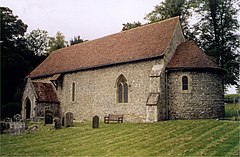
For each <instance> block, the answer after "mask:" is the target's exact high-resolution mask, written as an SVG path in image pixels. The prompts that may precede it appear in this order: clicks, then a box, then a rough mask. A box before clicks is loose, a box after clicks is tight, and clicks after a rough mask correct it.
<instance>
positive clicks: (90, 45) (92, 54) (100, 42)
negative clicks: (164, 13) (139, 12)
mask: <svg viewBox="0 0 240 157" xmlns="http://www.w3.org/2000/svg"><path fill="white" fill-rule="evenodd" d="M177 24H178V25H179V17H173V18H170V19H166V20H163V21H159V22H156V23H152V24H148V25H144V26H142V27H138V28H135V29H132V30H131V29H130V30H126V31H122V32H118V33H115V34H110V35H107V36H104V37H101V38H97V39H94V40H90V41H86V42H83V43H80V44H75V45H72V46H68V47H65V48H62V49H59V50H56V51H53V52H52V53H51V54H50V55H49V56H48V57H47V58H46V59H45V60H44V61H43V62H42V63H41V64H40V65H38V66H37V67H36V68H35V69H34V70H33V71H32V72H31V73H30V74H29V75H28V76H27V77H30V78H35V77H38V76H47V75H52V74H56V73H60V72H61V71H65V72H67V71H72V70H74V69H81V68H83V67H85V68H86V69H87V68H91V67H99V66H100V65H114V64H118V63H127V62H131V61H140V60H142V59H149V58H153V57H156V56H161V55H163V54H164V52H165V50H166V48H167V47H168V44H169V40H171V38H172V33H174V31H175V30H176V25H177Z"/></svg>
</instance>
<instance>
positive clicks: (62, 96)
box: [22, 17, 224, 122]
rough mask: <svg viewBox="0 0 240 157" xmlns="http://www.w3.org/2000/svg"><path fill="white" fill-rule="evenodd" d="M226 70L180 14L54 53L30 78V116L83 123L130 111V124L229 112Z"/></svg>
mask: <svg viewBox="0 0 240 157" xmlns="http://www.w3.org/2000/svg"><path fill="white" fill-rule="evenodd" d="M223 74H224V71H223V70H222V69H221V68H220V67H218V65H217V64H216V63H214V62H213V61H212V60H211V58H210V57H209V56H207V55H206V54H205V53H204V52H203V51H202V50H201V49H200V48H199V47H198V46H197V45H196V44H195V43H194V42H193V41H185V39H184V36H183V32H182V28H181V26H180V22H179V17H174V18H170V19H167V20H164V21H161V22H157V23H154V24H148V25H145V26H142V27H138V28H134V29H131V30H127V31H123V32H120V33H116V34H112V35H108V36H105V37H102V38H99V39H95V40H92V41H87V42H84V43H80V44H76V45H73V46H69V47H65V48H62V49H59V50H56V51H54V52H52V53H51V54H50V55H49V56H48V57H47V58H46V59H45V60H44V61H43V62H42V63H41V64H40V65H39V66H38V67H37V68H36V69H34V70H33V71H32V72H31V73H30V74H29V75H28V76H27V83H26V87H25V90H24V93H23V97H22V116H23V117H24V118H26V119H32V118H44V116H45V114H46V111H51V112H52V113H53V115H54V116H55V117H60V118H61V117H63V116H64V114H65V113H66V112H72V113H73V117H74V119H75V120H77V121H86V120H91V119H92V117H93V116H95V115H97V116H99V117H100V120H103V117H104V116H106V115H108V114H123V117H124V121H127V122H157V121H160V120H168V119H205V118H221V117H223V116H224V102H223V87H222V76H223Z"/></svg>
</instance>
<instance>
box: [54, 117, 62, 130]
mask: <svg viewBox="0 0 240 157" xmlns="http://www.w3.org/2000/svg"><path fill="white" fill-rule="evenodd" d="M54 129H61V122H60V119H59V118H55V119H54Z"/></svg>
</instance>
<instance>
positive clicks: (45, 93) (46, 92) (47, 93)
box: [32, 82, 59, 103]
mask: <svg viewBox="0 0 240 157" xmlns="http://www.w3.org/2000/svg"><path fill="white" fill-rule="evenodd" d="M32 84H33V86H34V89H35V91H36V94H37V96H38V101H40V102H56V103H58V102H59V101H58V98H57V94H56V92H55V91H54V87H53V85H52V84H51V83H42V82H32Z"/></svg>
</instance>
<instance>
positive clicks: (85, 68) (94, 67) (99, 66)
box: [26, 54, 164, 79]
mask: <svg viewBox="0 0 240 157" xmlns="http://www.w3.org/2000/svg"><path fill="white" fill-rule="evenodd" d="M163 56H164V54H161V55H158V56H153V57H149V58H143V59H136V60H131V61H125V62H118V63H111V64H101V65H97V66H91V67H82V68H77V69H73V70H67V71H58V72H57V73H50V74H44V75H37V76H33V77H31V76H29V75H28V76H27V77H26V78H35V79H36V78H41V77H48V76H51V75H56V74H66V73H72V72H77V71H83V70H91V69H97V68H104V67H110V66H115V65H121V64H126V63H134V62H141V61H147V60H153V59H160V58H163Z"/></svg>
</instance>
